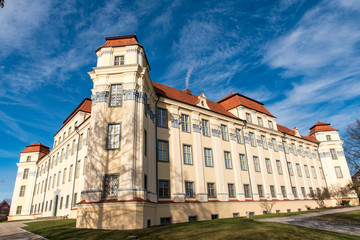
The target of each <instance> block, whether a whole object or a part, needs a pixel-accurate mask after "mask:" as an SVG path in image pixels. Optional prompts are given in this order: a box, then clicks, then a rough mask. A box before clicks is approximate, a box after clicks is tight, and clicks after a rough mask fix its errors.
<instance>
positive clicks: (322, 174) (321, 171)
mask: <svg viewBox="0 0 360 240" xmlns="http://www.w3.org/2000/svg"><path fill="white" fill-rule="evenodd" d="M319 171H320V175H321V178H322V179H325V176H324V171H323V170H322V167H319Z"/></svg>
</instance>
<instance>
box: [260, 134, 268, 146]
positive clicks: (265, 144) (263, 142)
mask: <svg viewBox="0 0 360 240" xmlns="http://www.w3.org/2000/svg"><path fill="white" fill-rule="evenodd" d="M261 142H262V145H263V148H264V149H267V143H266V137H265V136H264V135H261Z"/></svg>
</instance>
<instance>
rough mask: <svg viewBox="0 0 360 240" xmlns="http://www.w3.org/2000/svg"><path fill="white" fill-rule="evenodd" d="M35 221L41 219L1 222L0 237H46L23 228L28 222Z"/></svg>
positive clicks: (6, 238)
mask: <svg viewBox="0 0 360 240" xmlns="http://www.w3.org/2000/svg"><path fill="white" fill-rule="evenodd" d="M33 221H39V220H32V221H20V222H3V223H0V239H1V240H10V239H11V240H13V239H27V240H28V239H30V240H33V239H46V238H43V237H41V236H39V235H36V234H33V233H31V232H28V231H26V230H24V229H22V227H25V226H26V223H29V222H33Z"/></svg>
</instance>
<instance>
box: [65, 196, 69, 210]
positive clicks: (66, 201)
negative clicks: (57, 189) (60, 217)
mask: <svg viewBox="0 0 360 240" xmlns="http://www.w3.org/2000/svg"><path fill="white" fill-rule="evenodd" d="M68 207H69V195H67V196H66V200H65V208H68Z"/></svg>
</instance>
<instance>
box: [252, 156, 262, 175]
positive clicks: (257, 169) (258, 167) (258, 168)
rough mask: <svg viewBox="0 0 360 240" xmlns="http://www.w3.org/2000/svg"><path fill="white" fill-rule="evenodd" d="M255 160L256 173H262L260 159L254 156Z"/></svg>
mask: <svg viewBox="0 0 360 240" xmlns="http://www.w3.org/2000/svg"><path fill="white" fill-rule="evenodd" d="M253 160H254V168H255V172H260V171H261V169H260V162H259V158H258V157H256V156H254V157H253Z"/></svg>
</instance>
